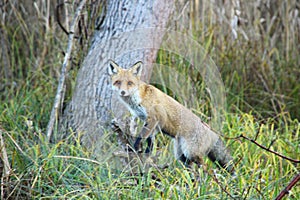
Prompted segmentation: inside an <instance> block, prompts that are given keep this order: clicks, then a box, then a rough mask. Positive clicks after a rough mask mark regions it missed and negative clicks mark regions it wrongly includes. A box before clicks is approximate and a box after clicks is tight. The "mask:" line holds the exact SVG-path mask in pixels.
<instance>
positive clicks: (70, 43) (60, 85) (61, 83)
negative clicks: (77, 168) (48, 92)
mask: <svg viewBox="0 0 300 200" xmlns="http://www.w3.org/2000/svg"><path fill="white" fill-rule="evenodd" d="M85 3H86V0H82V1H81V2H80V4H79V6H78V8H77V9H76V12H75V15H74V18H73V21H72V24H71V26H70V31H69V39H68V48H67V51H66V54H65V57H64V62H63V64H62V68H61V74H60V77H59V82H58V86H57V91H56V95H55V99H54V104H53V107H52V110H51V115H50V119H49V123H48V126H47V131H46V132H47V138H48V140H49V141H50V138H51V135H52V132H53V127H54V123H55V121H56V120H57V118H58V110H59V107H60V102H61V96H62V93H63V88H64V84H65V77H66V72H67V66H68V63H69V59H70V55H71V52H72V47H73V39H74V32H75V26H76V24H77V23H78V19H79V15H80V14H81V10H82V8H83V6H84V5H85Z"/></svg>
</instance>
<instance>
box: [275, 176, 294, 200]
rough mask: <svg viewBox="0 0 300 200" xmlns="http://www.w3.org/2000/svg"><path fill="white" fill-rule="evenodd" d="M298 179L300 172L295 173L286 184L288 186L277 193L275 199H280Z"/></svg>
mask: <svg viewBox="0 0 300 200" xmlns="http://www.w3.org/2000/svg"><path fill="white" fill-rule="evenodd" d="M299 180H300V173H299V174H297V175H296V177H294V178H293V179H292V181H291V182H290V183H289V184H288V186H286V187H285V188H284V189H283V190H282V191H281V192H280V193H279V195H278V196H277V197H276V199H275V200H281V199H282V198H283V197H284V196H285V195H286V194H288V193H289V191H290V190H291V189H292V187H294V185H296V183H297V182H298V181H299Z"/></svg>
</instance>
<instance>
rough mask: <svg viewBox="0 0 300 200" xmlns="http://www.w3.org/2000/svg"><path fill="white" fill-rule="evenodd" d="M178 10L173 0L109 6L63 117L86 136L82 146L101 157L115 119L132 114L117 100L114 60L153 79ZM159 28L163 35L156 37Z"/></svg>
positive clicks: (111, 3) (127, 1)
mask: <svg viewBox="0 0 300 200" xmlns="http://www.w3.org/2000/svg"><path fill="white" fill-rule="evenodd" d="M174 9H175V8H174V2H173V1H172V0H164V1H161V0H155V1H148V0H139V1H132V0H122V1H115V0H109V1H107V6H106V14H105V18H104V20H103V22H102V23H101V24H100V25H99V26H98V27H97V30H96V31H95V34H94V37H93V40H92V43H91V47H90V49H89V52H88V54H87V56H86V58H85V59H84V62H83V64H82V67H81V69H80V71H79V72H78V76H77V82H76V86H75V90H74V93H73V96H72V100H71V102H70V104H69V105H68V107H67V109H66V112H65V113H64V117H63V123H64V124H68V125H67V127H68V128H72V129H73V131H76V133H78V134H82V143H83V144H84V145H85V146H86V147H88V148H91V149H93V150H94V152H95V153H96V154H98V153H100V152H101V151H100V150H101V146H102V145H103V140H102V139H101V136H103V133H104V132H105V130H107V127H108V126H109V125H110V123H111V120H112V118H113V117H117V118H120V117H121V116H124V114H126V112H127V110H126V109H125V108H124V107H123V106H122V105H121V104H120V102H119V101H118V100H117V99H116V98H115V97H114V96H113V95H112V90H111V86H110V80H109V77H108V75H107V67H108V60H109V59H113V60H115V61H116V62H117V63H118V64H120V66H122V67H125V68H128V67H130V66H131V65H132V64H134V63H135V62H137V61H142V62H143V63H144V74H143V76H142V77H143V79H144V80H145V81H147V80H149V78H150V75H151V70H152V65H151V64H152V63H154V62H155V59H156V54H157V50H158V48H159V45H160V43H161V41H162V37H163V35H164V32H163V31H162V30H163V28H165V27H166V26H167V24H168V21H169V18H170V16H171V15H172V13H173V12H174ZM149 27H150V29H149ZM153 27H155V28H158V29H159V30H160V31H155V32H154V31H153V29H151V28H153ZM93 147H95V148H93Z"/></svg>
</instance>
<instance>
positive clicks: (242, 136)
mask: <svg viewBox="0 0 300 200" xmlns="http://www.w3.org/2000/svg"><path fill="white" fill-rule="evenodd" d="M239 138H243V139H246V140H248V141H250V142H252V143H253V144H255V145H257V146H259V147H260V148H262V149H263V150H266V151H268V152H270V153H273V154H275V155H276V156H279V157H280V158H283V159H285V160H288V161H291V162H293V163H297V164H299V163H300V160H296V159H293V158H289V157H287V156H284V155H282V154H280V153H278V152H276V151H272V150H271V149H269V148H267V147H265V146H263V145H261V144H259V143H257V142H256V141H255V140H253V139H251V138H248V137H246V136H244V135H243V134H241V135H240V136H238V137H235V138H227V139H239Z"/></svg>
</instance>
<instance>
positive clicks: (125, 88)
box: [108, 60, 143, 97]
mask: <svg viewBox="0 0 300 200" xmlns="http://www.w3.org/2000/svg"><path fill="white" fill-rule="evenodd" d="M142 64H143V63H142V62H141V61H139V62H137V63H135V64H134V65H133V66H132V67H131V68H129V69H123V68H121V67H119V66H118V64H117V63H115V62H114V61H112V60H110V61H109V67H108V74H109V75H110V77H111V80H112V87H113V90H116V91H117V92H118V94H119V95H120V96H121V97H127V96H132V95H133V94H134V93H135V92H136V91H137V90H138V87H139V83H140V78H141V74H142V69H143V67H142Z"/></svg>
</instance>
